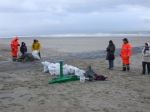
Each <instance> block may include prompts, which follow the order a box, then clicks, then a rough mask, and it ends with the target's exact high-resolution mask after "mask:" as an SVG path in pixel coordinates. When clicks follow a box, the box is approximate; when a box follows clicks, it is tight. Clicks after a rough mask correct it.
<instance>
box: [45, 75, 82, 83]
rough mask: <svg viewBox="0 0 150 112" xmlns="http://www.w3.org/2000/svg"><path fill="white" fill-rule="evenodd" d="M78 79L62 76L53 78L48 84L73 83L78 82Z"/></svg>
mask: <svg viewBox="0 0 150 112" xmlns="http://www.w3.org/2000/svg"><path fill="white" fill-rule="evenodd" d="M79 79H80V78H79V77H78V76H70V75H67V76H63V77H57V78H54V79H52V80H51V81H49V83H48V84H53V83H56V82H59V83H60V82H67V81H75V80H79Z"/></svg>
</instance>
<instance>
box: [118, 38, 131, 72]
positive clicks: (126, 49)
mask: <svg viewBox="0 0 150 112" xmlns="http://www.w3.org/2000/svg"><path fill="white" fill-rule="evenodd" d="M131 53H132V47H131V45H130V43H129V41H128V39H127V38H124V39H123V44H122V47H121V50H120V57H121V58H122V63H123V65H122V68H123V70H122V71H126V70H127V71H129V70H130V55H131Z"/></svg>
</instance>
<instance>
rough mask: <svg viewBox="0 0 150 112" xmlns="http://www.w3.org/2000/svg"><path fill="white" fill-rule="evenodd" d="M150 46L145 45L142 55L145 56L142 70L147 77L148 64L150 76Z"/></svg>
mask: <svg viewBox="0 0 150 112" xmlns="http://www.w3.org/2000/svg"><path fill="white" fill-rule="evenodd" d="M149 46H150V45H149V44H148V43H145V48H144V49H143V50H142V55H143V62H142V66H143V70H142V75H145V70H146V64H147V73H148V74H150V48H149Z"/></svg>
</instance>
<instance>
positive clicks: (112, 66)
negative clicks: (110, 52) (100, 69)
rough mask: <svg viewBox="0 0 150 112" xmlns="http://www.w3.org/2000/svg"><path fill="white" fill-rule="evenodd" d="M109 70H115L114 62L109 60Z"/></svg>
mask: <svg viewBox="0 0 150 112" xmlns="http://www.w3.org/2000/svg"><path fill="white" fill-rule="evenodd" d="M108 62H109V68H114V60H108Z"/></svg>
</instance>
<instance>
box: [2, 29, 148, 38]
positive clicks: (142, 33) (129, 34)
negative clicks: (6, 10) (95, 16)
mask: <svg viewBox="0 0 150 112" xmlns="http://www.w3.org/2000/svg"><path fill="white" fill-rule="evenodd" d="M15 36H18V37H19V38H34V37H36V38H61V37H62V38H64V37H68V38H71V37H142V36H143V37H150V31H132V32H129V31H126V32H97V33H62V34H61V33H58V34H47V35H15ZM15 36H14V35H13V36H0V38H14V37H15Z"/></svg>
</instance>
